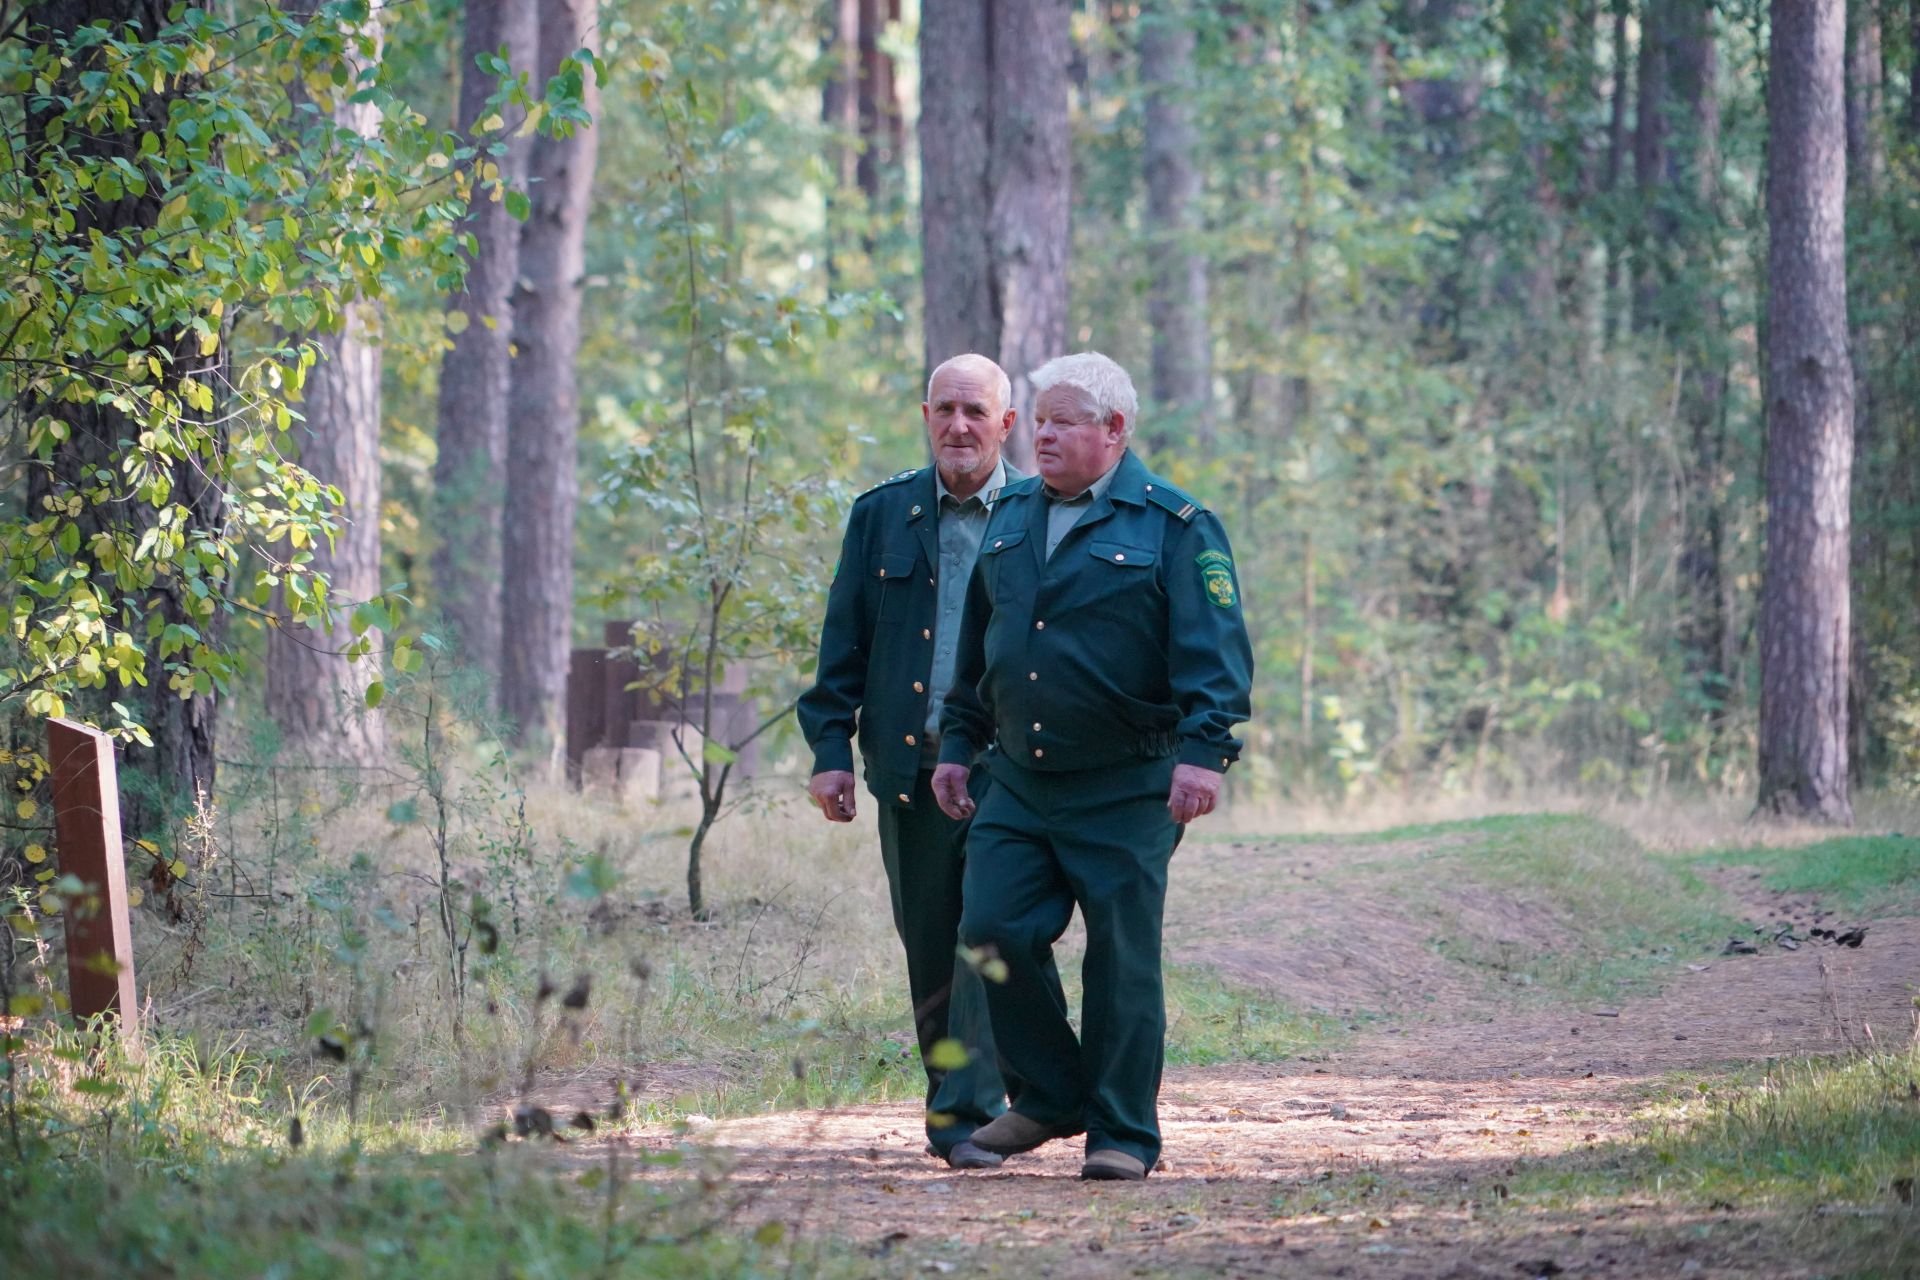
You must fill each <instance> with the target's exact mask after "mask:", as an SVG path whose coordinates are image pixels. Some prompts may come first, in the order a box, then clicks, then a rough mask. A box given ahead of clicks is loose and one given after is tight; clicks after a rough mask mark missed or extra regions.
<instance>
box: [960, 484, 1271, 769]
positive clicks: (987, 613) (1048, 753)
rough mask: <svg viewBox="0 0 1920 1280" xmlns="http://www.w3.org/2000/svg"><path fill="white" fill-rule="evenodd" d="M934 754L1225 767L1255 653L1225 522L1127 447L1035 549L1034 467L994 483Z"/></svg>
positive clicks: (1030, 763)
mask: <svg viewBox="0 0 1920 1280" xmlns="http://www.w3.org/2000/svg"><path fill="white" fill-rule="evenodd" d="M957 664H958V665H957V669H956V671H955V673H954V681H953V690H952V692H950V693H949V694H948V695H947V703H946V708H945V710H944V711H943V712H942V713H941V720H940V733H941V744H940V759H941V762H942V763H955V764H971V763H972V762H973V761H974V759H975V757H976V756H977V755H978V753H979V752H981V751H983V750H985V748H986V747H987V746H988V745H989V744H990V743H997V745H998V747H999V750H1000V751H1001V752H1002V753H1003V754H1004V755H1005V757H1006V759H1007V760H1008V762H1009V763H1012V764H1017V765H1020V766H1021V767H1023V768H1028V769H1035V770H1046V771H1049V772H1051V771H1056V770H1069V769H1093V768H1100V767H1103V766H1106V765H1111V764H1115V763H1119V762H1122V761H1126V760H1137V759H1141V758H1147V759H1153V758H1161V757H1166V756H1176V757H1177V758H1178V760H1179V762H1180V763H1182V764H1196V765H1199V766H1201V767H1202V768H1205V769H1211V770H1213V771H1214V772H1216V773H1224V772H1226V770H1227V767H1228V766H1229V765H1231V764H1232V763H1233V761H1234V760H1235V759H1237V758H1238V757H1239V754H1240V742H1239V740H1238V739H1236V738H1235V737H1234V736H1233V734H1232V728H1233V726H1234V725H1236V724H1239V723H1241V722H1243V721H1245V720H1246V719H1247V718H1248V716H1249V715H1250V714H1251V707H1250V698H1249V691H1250V688H1251V686H1252V683H1253V651H1252V647H1251V646H1250V645H1249V643H1248V641H1247V628H1246V621H1245V619H1244V617H1243V616H1242V614H1241V601H1240V586H1239V582H1238V581H1237V580H1236V578H1235V576H1234V571H1233V559H1232V550H1231V548H1230V547H1229V546H1228V544H1227V535H1226V532H1225V531H1224V530H1223V529H1222V528H1221V527H1220V522H1219V521H1218V520H1216V519H1215V518H1214V517H1213V515H1212V513H1210V512H1208V511H1206V510H1205V509H1203V508H1202V507H1200V506H1199V505H1198V504H1197V503H1195V502H1194V501H1193V499H1191V498H1189V497H1188V496H1187V495H1186V494H1184V493H1182V492H1180V491H1179V490H1178V489H1175V488H1173V487H1172V486H1171V485H1169V484H1167V482H1166V481H1164V480H1162V479H1160V478H1159V477H1158V476H1156V475H1154V474H1153V473H1152V472H1151V471H1148V470H1147V468H1146V466H1145V465H1144V464H1142V463H1141V462H1140V460H1139V459H1138V458H1136V457H1135V456H1134V455H1133V453H1132V452H1131V451H1129V452H1128V453H1126V454H1125V455H1124V456H1123V457H1122V458H1121V460H1120V464H1119V466H1118V468H1117V469H1116V470H1115V472H1114V476H1113V483H1112V485H1111V486H1110V487H1109V488H1108V490H1107V493H1106V495H1105V496H1104V497H1101V498H1097V499H1095V500H1094V502H1093V504H1092V505H1091V506H1090V507H1088V508H1087V511H1086V514H1085V515H1083V516H1082V517H1081V519H1080V522H1079V523H1078V524H1077V525H1075V526H1074V527H1073V529H1072V530H1070V531H1069V532H1068V533H1067V535H1066V536H1065V537H1064V538H1062V539H1061V541H1060V545H1059V547H1058V548H1057V549H1056V550H1055V551H1054V553H1053V557H1052V558H1051V559H1048V558H1047V501H1046V498H1045V496H1044V495H1043V494H1042V493H1041V492H1040V481H1039V480H1038V479H1037V478H1035V479H1031V480H1027V481H1023V482H1022V483H1020V484H1018V485H1013V484H1009V485H1008V486H1007V487H1006V488H1005V489H1003V490H1001V492H1000V500H999V501H998V502H997V503H996V504H995V506H994V509H993V517H992V519H991V521H990V522H989V523H988V525H987V534H986V540H985V541H984V542H982V543H981V545H980V558H979V560H978V561H977V562H976V564H975V566H974V571H973V580H972V582H971V583H970V584H969V586H968V590H967V607H966V613H965V620H964V621H963V622H962V623H961V628H960V647H959V653H958V656H957Z"/></svg>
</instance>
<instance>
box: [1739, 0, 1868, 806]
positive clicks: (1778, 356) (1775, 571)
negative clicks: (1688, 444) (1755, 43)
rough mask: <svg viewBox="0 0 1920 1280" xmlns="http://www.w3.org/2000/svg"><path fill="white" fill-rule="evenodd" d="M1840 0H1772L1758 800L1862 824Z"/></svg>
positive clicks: (1842, 9)
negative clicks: (1852, 656) (1857, 818)
mask: <svg viewBox="0 0 1920 1280" xmlns="http://www.w3.org/2000/svg"><path fill="white" fill-rule="evenodd" d="M1845 44H1846V6H1845V2H1844V0H1776V2H1775V3H1774V4H1773V6H1772V33H1771V36H1770V39H1769V50H1768V52H1769V68H1770V69H1769V74H1768V84H1767V117H1768V173H1767V224H1768V251H1767V277H1768V295H1767V374H1768V383H1767V395H1768V405H1767V410H1768V411H1767V548H1766V579H1765V584H1764V586H1763V588H1762V591H1761V599H1760V681H1761V685H1760V762H1759V764H1760V768H1759V772H1760V791H1759V805H1758V808H1759V811H1760V812H1762V813H1768V814H1776V815H1781V816H1791V817H1800V818H1810V819H1814V820H1818V821H1823V822H1835V823H1842V824H1850V823H1851V822H1852V821H1853V808H1852V804H1851V802H1850V800H1849V798H1848V785H1847V656H1848V655H1847V645H1848V627H1849V619H1848V598H1847V587H1848V564H1847V553H1848V546H1847V543H1848V490H1849V482H1850V479H1851V475H1850V473H1851V469H1852V462H1853V454H1852V439H1851V437H1852V430H1853V369H1852V365H1851V364H1850V362H1849V360H1848V354H1847V277H1846V235H1845V227H1846V223H1845V213H1846V167H1847V161H1846V107H1845V92H1844V84H1843V73H1842V67H1843V62H1844V50H1845Z"/></svg>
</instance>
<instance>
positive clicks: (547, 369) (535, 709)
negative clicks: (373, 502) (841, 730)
mask: <svg viewBox="0 0 1920 1280" xmlns="http://www.w3.org/2000/svg"><path fill="white" fill-rule="evenodd" d="M594 17H595V6H594V4H593V2H592V0H542V4H541V7H540V34H539V58H538V63H537V70H536V72H535V76H534V80H535V82H536V83H540V84H544V83H546V81H547V80H548V79H549V78H550V77H551V76H552V75H553V74H554V73H555V71H556V70H557V69H558V68H559V65H560V63H561V61H562V60H563V59H564V58H566V57H567V56H568V55H569V54H572V53H573V52H574V51H575V50H577V49H580V48H582V47H585V46H586V45H587V44H588V43H589V41H590V40H592V39H593V38H594V36H595V31H594ZM583 96H584V99H585V106H586V109H587V111H588V113H589V114H597V112H598V108H599V100H598V91H597V89H596V87H595V83H594V77H593V76H592V75H591V74H589V75H587V76H586V78H585V84H584V90H583ZM598 133H599V129H598V127H597V126H582V127H576V128H575V129H574V131H573V133H572V134H571V135H569V136H568V137H564V138H547V137H542V138H539V139H537V140H536V141H535V143H534V146H533V149H532V155H531V158H530V160H529V172H530V176H531V178H532V187H531V195H532V200H533V212H532V215H531V216H530V217H529V218H528V219H527V223H526V226H525V227H524V228H523V229H522V231H521V234H520V286H519V288H518V290H517V291H516V292H515V295H514V303H513V314H514V344H515V347H516V349H517V353H516V354H515V356H514V359H513V364H512V368H511V388H510V391H509V393H508V398H507V509H506V518H505V524H504V536H503V539H502V546H503V565H502V585H501V606H500V608H501V637H500V658H501V663H500V666H501V673H500V709H501V711H502V712H503V713H504V714H505V715H506V716H507V718H508V720H509V721H510V722H511V724H512V726H513V733H514V739H515V741H516V742H518V743H520V744H523V745H526V744H531V745H535V746H538V747H539V748H541V749H543V750H546V751H549V752H553V751H558V750H559V749H560V747H561V746H562V745H563V743H564V728H563V726H562V724H561V711H562V707H563V704H564V701H565V693H566V680H567V663H568V652H569V645H570V641H571V638H572V632H573V520H574V511H575V506H576V503H577V497H578V495H577V492H576V485H575V475H576V471H577V458H576V456H575V453H576V447H577V441H578V435H579V426H580V392H579V386H578V384H577V382H576V379H575V370H574V359H575V357H576V355H577V354H578V353H579V349H580V295H581V289H582V287H583V285H584V275H585V270H586V231H587V212H588V199H589V197H590V195H591V194H592V190H593V169H594V160H595V149H596V146H597V142H598ZM556 758H557V757H556Z"/></svg>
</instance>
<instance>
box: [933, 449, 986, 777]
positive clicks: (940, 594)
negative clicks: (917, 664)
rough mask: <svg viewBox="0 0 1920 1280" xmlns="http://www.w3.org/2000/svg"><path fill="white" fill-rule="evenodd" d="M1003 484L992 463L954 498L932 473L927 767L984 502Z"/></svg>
mask: <svg viewBox="0 0 1920 1280" xmlns="http://www.w3.org/2000/svg"><path fill="white" fill-rule="evenodd" d="M1006 483H1007V464H1006V461H1005V460H1004V459H1002V460H1000V461H996V462H995V463H994V464H993V474H992V475H990V476H988V477H987V482H986V484H984V485H982V486H981V488H980V490H979V492H977V493H975V494H974V495H973V496H972V497H969V498H956V497H954V496H953V494H951V493H949V492H948V491H947V484H946V481H944V480H942V479H941V478H940V472H939V471H938V469H936V470H935V471H934V473H933V490H934V492H935V493H936V494H938V495H939V504H940V516H939V524H940V538H939V542H940V564H939V566H938V567H937V568H936V569H935V571H934V577H935V578H936V579H938V585H937V586H936V587H935V589H934V590H935V603H934V613H933V671H932V673H931V674H930V675H928V677H927V731H926V733H925V734H923V735H921V738H920V744H921V745H920V758H921V759H922V760H923V761H925V762H926V764H927V767H928V768H932V767H933V766H934V765H936V764H938V763H939V762H940V709H941V708H942V707H944V706H946V705H947V690H949V689H951V688H953V660H954V654H955V653H956V652H957V651H958V648H959V644H960V613H961V610H963V609H965V608H966V607H967V579H968V578H969V577H971V576H972V574H973V562H974V561H975V560H977V559H979V557H980V539H981V538H982V537H983V536H984V535H985V534H986V532H987V517H988V515H989V514H991V512H992V510H993V508H992V507H991V505H990V504H989V503H988V501H987V499H988V498H990V497H994V496H997V495H998V494H999V492H1000V490H1001V489H1002V488H1004V487H1005V486H1006Z"/></svg>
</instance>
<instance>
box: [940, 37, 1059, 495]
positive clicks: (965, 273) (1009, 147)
mask: <svg viewBox="0 0 1920 1280" xmlns="http://www.w3.org/2000/svg"><path fill="white" fill-rule="evenodd" d="M1068 16H1069V15H1068V7H1067V4H1066V0H990V2H989V3H982V2H981V0H926V3H925V4H923V5H922V8H921V14H920V67H921V90H920V103H921V106H920V170H921V175H922V177H921V196H920V226H921V263H922V266H921V279H922V282H923V292H924V295H925V299H926V319H925V325H924V330H925V333H926V356H927V365H928V367H929V368H931V367H932V366H934V365H936V364H938V363H940V362H941V361H942V360H945V359H947V358H948V357H949V356H953V355H957V354H959V353H960V352H963V351H979V352H983V353H986V354H992V355H996V356H997V357H998V359H999V361H1000V364H1001V365H1002V367H1004V368H1005V369H1006V371H1007V374H1008V376H1009V377H1010V378H1012V380H1013V407H1014V408H1015V409H1016V410H1018V411H1019V415H1020V416H1019V420H1018V422H1017V423H1016V425H1015V427H1014V435H1013V438H1012V439H1010V440H1009V441H1008V444H1007V456H1008V457H1009V458H1010V459H1012V460H1013V461H1014V463H1016V464H1017V465H1019V466H1021V467H1023V468H1025V469H1028V470H1031V469H1032V466H1033V445H1032V439H1033V422H1032V412H1031V411H1032V391H1031V389H1030V388H1029V386H1028V385H1027V378H1026V375H1027V374H1028V373H1029V372H1030V371H1031V370H1033V369H1034V368H1036V367H1037V366H1038V365H1040V364H1041V363H1042V362H1044V361H1046V360H1049V359H1051V358H1053V357H1054V356H1056V355H1059V354H1060V353H1061V352H1062V351H1064V350H1065V349H1066V341H1067V250H1068V243H1067V236H1068V227H1069V224H1068V212H1069V199H1068V197H1069V194H1070V191H1071V187H1072V173H1071V170H1070V165H1069V159H1070V157H1069V154H1068V137H1067V80H1068V76H1067V55H1068V50H1069V42H1068V23H1067V20H1068Z"/></svg>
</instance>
